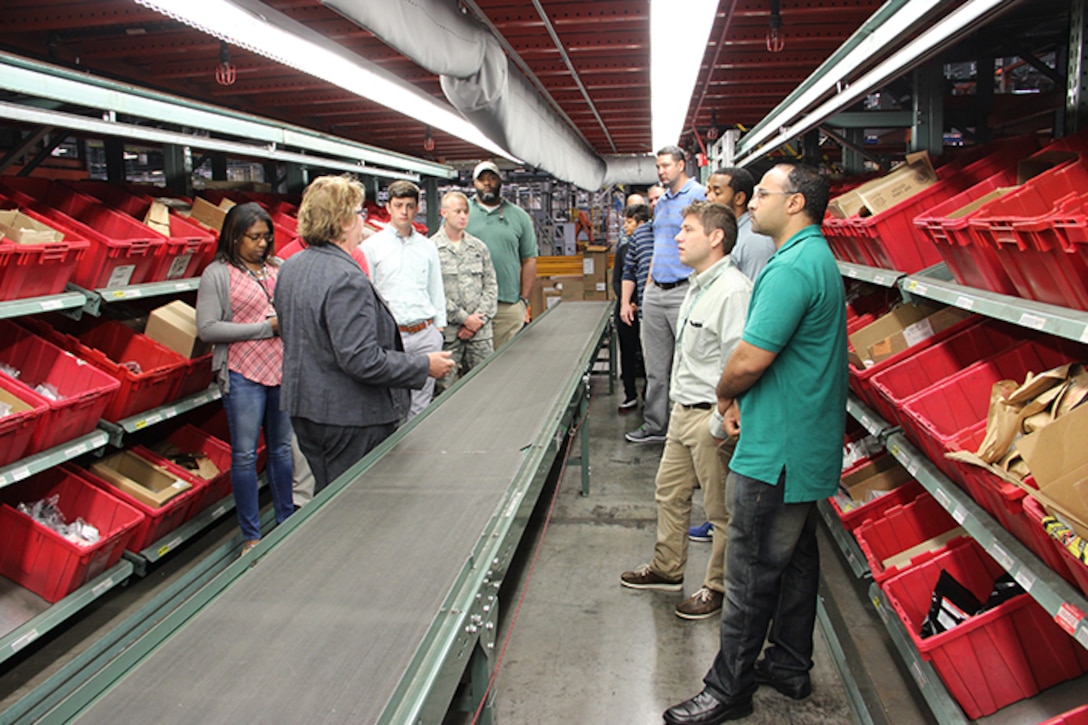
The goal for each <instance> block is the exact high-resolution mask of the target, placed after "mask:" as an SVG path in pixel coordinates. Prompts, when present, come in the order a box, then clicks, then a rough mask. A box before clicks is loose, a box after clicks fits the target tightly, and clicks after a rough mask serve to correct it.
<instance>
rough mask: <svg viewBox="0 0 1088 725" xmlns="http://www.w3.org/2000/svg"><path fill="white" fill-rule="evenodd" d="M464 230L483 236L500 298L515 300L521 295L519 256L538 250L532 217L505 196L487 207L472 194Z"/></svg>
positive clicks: (478, 236) (525, 257)
mask: <svg viewBox="0 0 1088 725" xmlns="http://www.w3.org/2000/svg"><path fill="white" fill-rule="evenodd" d="M465 231H467V232H468V233H469V234H471V235H472V236H474V237H476V238H477V239H480V240H482V241H483V243H484V244H486V245H487V251H489V252H491V263H492V264H493V265H495V279H496V280H497V281H498V283H499V302H506V303H513V302H517V301H518V298H519V297H521V260H523V259H529V258H530V257H535V256H537V254H539V252H538V250H537V245H536V230H535V229H534V228H533V220H532V219H531V218H530V217H529V215H528V214H526V213H525V210H524V209H522V208H521V207H518V206H515V205H513V204H511V203H510V202H508V201H506V200H505V199H504V200H503V202H502V204H500V205H499V206H498V207H497V208H495V209H494V210H492V211H488V210H487V209H485V208H484V207H482V206H480V203H479V202H478V201H476V197H472V199H471V201H470V202H469V206H468V226H467V227H465Z"/></svg>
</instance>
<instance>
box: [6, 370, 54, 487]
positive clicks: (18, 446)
mask: <svg viewBox="0 0 1088 725" xmlns="http://www.w3.org/2000/svg"><path fill="white" fill-rule="evenodd" d="M0 406H2V408H0V412H2V410H5V409H6V410H8V413H7V415H0V466H6V465H8V464H9V463H13V462H14V461H17V460H19V459H20V458H22V457H23V455H24V454H26V452H27V450H28V449H29V448H30V442H31V440H32V439H33V436H34V431H35V429H36V427H37V425H38V423H40V422H41V420H42V418H43V417H44V416H45V415H46V414H47V413H49V401H47V400H46V399H45V398H43V397H41V396H40V395H38V394H37V393H35V392H34V391H33V390H31V389H30V388H28V387H26V386H25V385H22V384H21V383H19V382H18V381H16V380H12V379H11V378H9V377H8V376H7V375H0Z"/></svg>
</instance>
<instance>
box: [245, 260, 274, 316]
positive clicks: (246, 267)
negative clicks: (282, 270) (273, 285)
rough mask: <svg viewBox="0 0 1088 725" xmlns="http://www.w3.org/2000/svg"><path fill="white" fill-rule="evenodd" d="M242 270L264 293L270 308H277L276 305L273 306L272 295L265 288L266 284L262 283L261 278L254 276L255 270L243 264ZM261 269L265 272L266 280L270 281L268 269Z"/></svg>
mask: <svg viewBox="0 0 1088 725" xmlns="http://www.w3.org/2000/svg"><path fill="white" fill-rule="evenodd" d="M242 268H243V269H244V270H245V271H246V274H248V275H249V276H250V277H252V278H253V281H254V282H256V283H257V286H258V287H260V288H261V292H264V298H265V299H266V300H268V306H269V307H275V305H274V304H272V293H271V292H269V291H268V288H267V287H265V286H264V282H262V281H261V278H260V277H258V276H257V275H256V274H254V273H253V270H252V269H250V268H249V266H248V265H245V264H243V265H242ZM261 269H263V270H265V279H268V275H269V274H271V273H270V272H268V271H267V270H268V268H267V267H262V268H261Z"/></svg>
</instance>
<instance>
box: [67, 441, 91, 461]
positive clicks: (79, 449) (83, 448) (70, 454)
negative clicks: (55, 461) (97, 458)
mask: <svg viewBox="0 0 1088 725" xmlns="http://www.w3.org/2000/svg"><path fill="white" fill-rule="evenodd" d="M86 452H87V444H86V443H80V444H79V445H78V446H72V447H71V448H65V449H64V457H65V458H75V457H76V456H78V455H81V454H83V453H86Z"/></svg>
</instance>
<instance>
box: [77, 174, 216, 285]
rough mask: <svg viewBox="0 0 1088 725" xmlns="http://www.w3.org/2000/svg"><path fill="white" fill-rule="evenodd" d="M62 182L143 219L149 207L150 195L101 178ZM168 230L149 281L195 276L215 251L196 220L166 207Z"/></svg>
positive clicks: (209, 234)
mask: <svg viewBox="0 0 1088 725" xmlns="http://www.w3.org/2000/svg"><path fill="white" fill-rule="evenodd" d="M65 186H68V187H70V188H73V189H75V190H76V191H79V192H82V193H85V194H89V195H91V196H93V197H95V198H96V199H99V200H100V201H102V203H103V204H106V205H107V206H109V207H111V208H113V209H116V210H117V211H120V212H121V213H123V214H127V215H129V216H131V217H134V218H135V219H136V220H138V221H140V222H142V221H143V220H144V218H145V217H146V216H147V213H148V211H149V210H150V209H151V205H152V202H153V199H152V198H151V197H149V196H138V195H135V194H130V193H129V192H127V191H125V190H124V189H121V188H119V187H117V186H114V185H113V184H109V183H106V182H101V181H85V182H71V181H69V182H65ZM168 212H169V216H168V219H169V223H170V233H169V234H168V235H166V242H165V244H164V245H163V250H164V251H163V253H162V254H161V255H159V258H158V261H157V263H156V264H155V266H154V267H153V268H152V270H151V272H150V273H149V275H148V278H147V281H148V282H162V281H169V280H174V279H185V278H188V277H197V276H199V275H200V273H201V272H202V271H203V269H204V267H205V266H206V265H207V264H208V262H209V261H211V258H212V255H214V253H215V244H216V236H215V234H214V233H213V232H211V231H210V230H208V229H207V228H205V227H202V226H200V225H199V224H197V223H195V222H192V221H189V220H188V219H186V218H185V217H183V216H181V215H180V214H178V213H177V212H176V211H174V210H173V209H169V210H168Z"/></svg>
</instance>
